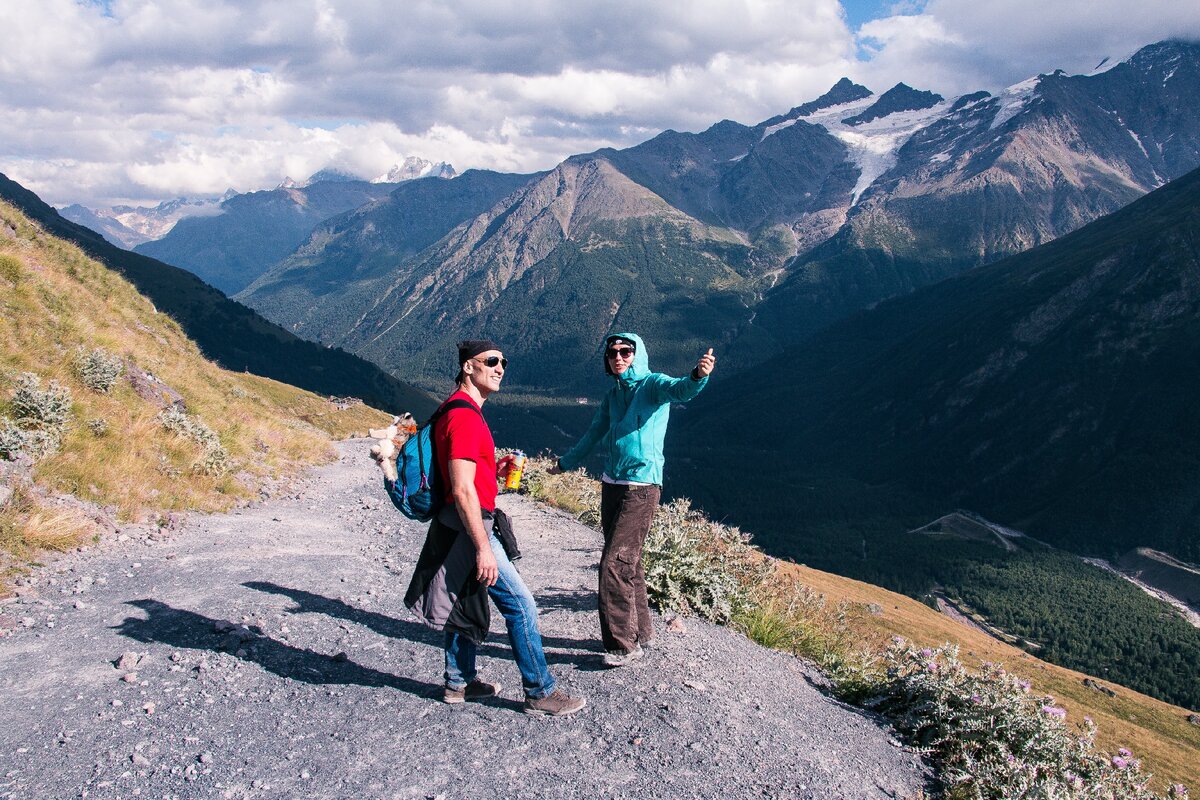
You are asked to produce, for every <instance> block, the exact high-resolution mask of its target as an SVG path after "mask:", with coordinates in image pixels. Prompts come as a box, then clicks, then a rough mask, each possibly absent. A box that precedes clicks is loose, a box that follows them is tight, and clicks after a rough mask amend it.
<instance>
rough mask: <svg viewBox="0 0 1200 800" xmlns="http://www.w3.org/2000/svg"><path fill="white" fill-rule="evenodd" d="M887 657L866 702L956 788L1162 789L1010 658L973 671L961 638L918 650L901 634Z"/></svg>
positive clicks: (1138, 799) (1004, 794)
mask: <svg viewBox="0 0 1200 800" xmlns="http://www.w3.org/2000/svg"><path fill="white" fill-rule="evenodd" d="M884 659H885V665H886V667H887V679H886V680H885V681H884V682H883V684H882V686H881V687H880V689H881V694H880V695H879V696H878V697H877V698H875V699H874V700H873V701H872V702H869V703H867V705H868V706H869V707H873V708H875V709H876V710H878V711H881V712H883V713H884V714H886V715H887V716H889V717H890V718H891V719H892V721H893V723H894V724H895V726H896V727H897V728H898V729H899V730H900V731H901V732H902V733H904V734H906V735H907V736H908V737H909V738H910V740H911V741H912V742H913V743H914V744H916V745H917V746H918V747H919V748H920V749H921V750H922V751H923V752H924V753H926V754H927V755H929V756H931V757H932V758H933V759H934V760H935V761H936V763H937V764H938V767H939V774H940V777H941V779H942V781H943V782H944V783H945V785H946V796H947V797H948V798H953V799H954V800H967V799H968V798H970V800H1008V799H1009V798H1031V799H1032V798H1047V800H1049V798H1056V799H1061V800H1084V799H1085V798H1087V799H1089V800H1090V799H1091V798H1112V799H1113V800H1117V799H1118V798H1120V799H1121V800H1126V799H1127V800H1152V799H1153V798H1157V797H1158V795H1156V794H1155V793H1154V792H1152V791H1150V789H1149V788H1148V785H1149V776H1147V775H1145V774H1143V773H1142V771H1141V764H1140V763H1139V761H1138V760H1137V759H1136V758H1134V757H1133V754H1132V753H1130V752H1129V751H1128V750H1125V749H1122V750H1121V751H1119V752H1118V754H1117V755H1113V756H1109V755H1106V754H1103V753H1100V752H1097V751H1096V749H1095V733H1096V728H1095V725H1093V724H1092V721H1091V720H1090V719H1087V718H1085V719H1084V724H1083V725H1082V726H1080V727H1079V730H1078V732H1075V733H1073V732H1071V731H1070V730H1069V729H1068V727H1067V724H1066V721H1065V720H1066V715H1067V712H1066V710H1065V709H1063V708H1062V707H1060V706H1059V705H1058V704H1057V703H1056V702H1055V700H1054V698H1053V697H1049V696H1043V697H1037V696H1034V695H1032V694H1031V693H1030V688H1029V683H1028V682H1026V681H1024V680H1021V679H1020V678H1018V677H1016V676H1015V675H1012V674H1010V673H1008V672H1006V671H1005V670H1004V669H1003V668H1001V667H999V666H997V665H995V664H985V665H984V666H983V667H982V668H981V669H980V670H979V671H971V670H968V669H967V668H966V667H964V666H963V665H962V663H961V662H960V661H959V660H958V649H957V648H955V647H950V646H947V647H943V648H939V649H930V648H924V649H919V650H918V649H916V648H914V647H913V646H911V645H909V644H908V643H906V642H904V641H903V640H902V639H899V638H897V639H896V640H895V641H894V642H893V645H892V647H890V648H889V649H888V651H887V652H886V654H885V656H884ZM1167 797H1170V798H1184V797H1187V789H1186V788H1184V787H1183V786H1172V787H1171V788H1170V789H1169V791H1168V794H1167Z"/></svg>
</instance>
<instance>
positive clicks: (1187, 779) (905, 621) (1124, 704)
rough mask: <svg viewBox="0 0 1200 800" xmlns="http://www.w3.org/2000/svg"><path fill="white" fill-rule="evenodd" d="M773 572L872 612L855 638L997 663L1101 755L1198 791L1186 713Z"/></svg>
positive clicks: (847, 589) (949, 624) (821, 584)
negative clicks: (1076, 727)
mask: <svg viewBox="0 0 1200 800" xmlns="http://www.w3.org/2000/svg"><path fill="white" fill-rule="evenodd" d="M780 569H781V571H782V572H783V574H784V575H786V576H788V577H789V578H790V579H791V580H792V581H794V582H796V583H798V584H801V585H804V586H807V587H809V588H810V589H811V590H812V591H815V592H817V593H819V594H821V595H823V596H825V597H826V598H828V600H829V601H830V602H834V603H848V604H852V605H854V606H857V607H858V608H860V609H865V608H874V609H877V612H876V613H873V614H872V613H865V614H863V613H859V614H856V615H855V616H854V618H853V621H852V625H853V627H854V628H855V630H857V631H859V632H860V633H861V635H862V636H863V637H866V638H869V639H870V640H873V641H876V642H880V641H885V640H887V639H889V638H890V637H891V636H903V637H904V638H906V639H909V640H911V641H913V642H916V643H918V644H922V645H927V646H931V647H933V646H938V645H941V644H945V643H951V644H956V645H958V646H959V648H960V649H961V654H962V658H963V661H964V663H967V664H975V665H978V664H981V663H983V662H985V661H990V662H993V663H998V664H1003V665H1004V666H1005V667H1006V668H1007V669H1009V671H1010V672H1013V673H1016V674H1018V675H1021V676H1022V677H1024V678H1026V679H1027V680H1029V681H1030V682H1031V683H1032V684H1033V686H1034V690H1035V691H1036V692H1038V693H1046V694H1050V695H1053V696H1054V697H1055V698H1056V699H1057V700H1058V701H1059V704H1060V705H1061V706H1062V707H1064V708H1066V709H1067V713H1068V717H1067V719H1068V720H1075V721H1077V722H1078V721H1082V719H1083V718H1084V717H1085V716H1090V717H1091V718H1092V719H1093V720H1095V722H1096V725H1097V726H1098V727H1099V735H1098V736H1097V743H1098V744H1099V745H1100V747H1101V748H1102V749H1105V750H1107V751H1109V752H1114V751H1116V750H1117V748H1119V747H1126V748H1128V749H1130V750H1132V751H1133V752H1134V753H1135V754H1137V756H1138V757H1139V758H1141V759H1142V761H1143V762H1144V763H1145V765H1146V767H1147V769H1148V771H1150V772H1152V773H1154V776H1155V780H1154V784H1155V785H1156V786H1158V787H1160V788H1162V787H1165V786H1166V785H1167V784H1168V783H1183V784H1186V785H1187V786H1189V787H1200V727H1197V726H1195V725H1192V724H1190V723H1189V722H1188V721H1187V717H1188V712H1187V711H1186V710H1184V709H1182V708H1179V707H1178V706H1173V705H1171V704H1169V703H1164V702H1162V701H1161V700H1156V699H1154V698H1152V697H1147V696H1146V695H1144V694H1140V693H1138V692H1135V691H1133V690H1132V689H1127V688H1124V687H1122V686H1119V685H1116V684H1111V683H1109V682H1107V681H1099V682H1100V683H1102V684H1104V685H1105V686H1109V687H1110V688H1112V689H1115V690H1116V692H1117V696H1116V697H1108V696H1107V695H1105V694H1102V693H1100V692H1099V691H1097V690H1095V689H1092V688H1089V687H1087V686H1085V685H1084V684H1083V680H1084V678H1087V677H1089V676H1087V675H1085V674H1083V673H1081V672H1075V671H1074V670H1069V669H1065V668H1063V667H1059V666H1056V665H1054V664H1049V663H1047V662H1045V661H1042V660H1041V659H1039V658H1037V657H1035V656H1032V655H1030V654H1029V653H1026V652H1025V651H1024V650H1021V649H1020V648H1017V647H1013V646H1012V645H1009V644H1006V643H1004V642H1001V641H998V640H996V639H993V638H992V637H990V636H988V635H986V634H984V633H981V632H979V631H977V630H975V629H973V628H969V627H967V626H966V625H963V624H961V623H958V622H956V621H954V620H952V619H951V618H950V617H947V616H946V615H944V614H939V613H938V612H936V611H934V610H933V609H931V608H929V607H928V606H926V605H923V604H922V603H919V602H917V601H916V600H913V599H912V598H910V597H906V596H904V595H901V594H896V593H895V592H889V591H888V590H886V589H882V588H880V587H878V586H872V585H871V584H867V583H861V582H859V581H854V580H851V579H849V578H844V577H842V576H840V575H833V574H830V573H828V572H821V571H820V570H815V569H810V568H808V567H803V566H798V565H795V564H787V563H781V564H780Z"/></svg>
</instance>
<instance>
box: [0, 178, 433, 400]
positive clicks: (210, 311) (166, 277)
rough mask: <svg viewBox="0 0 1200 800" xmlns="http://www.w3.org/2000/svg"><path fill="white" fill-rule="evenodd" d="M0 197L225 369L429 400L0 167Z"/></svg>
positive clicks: (313, 386) (338, 390) (370, 395)
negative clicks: (87, 224) (103, 228)
mask: <svg viewBox="0 0 1200 800" xmlns="http://www.w3.org/2000/svg"><path fill="white" fill-rule="evenodd" d="M0 200H4V201H7V202H9V203H12V204H13V205H14V206H16V207H17V208H18V209H19V210H20V211H21V212H22V213H23V214H25V215H26V216H28V217H29V218H30V219H31V220H33V221H35V222H37V223H38V224H40V225H42V226H43V227H44V228H45V229H46V230H47V231H48V232H50V233H52V234H54V235H55V236H59V237H62V238H64V239H66V240H68V241H70V242H73V243H75V244H77V245H78V246H80V247H82V248H83V249H84V251H85V252H87V253H88V254H89V255H90V256H92V257H93V258H96V259H98V260H99V261H101V262H102V263H104V264H105V265H106V266H107V267H109V268H110V269H113V270H116V271H117V272H119V273H120V274H121V275H122V276H124V277H125V278H126V279H127V280H129V281H130V282H131V283H133V284H134V286H136V287H137V289H138V291H139V292H141V293H142V294H143V295H145V296H146V297H147V298H148V299H149V300H150V301H151V302H153V303H154V305H155V306H156V307H157V308H158V309H159V310H160V311H163V312H164V313H166V314H168V315H170V316H171V317H172V318H173V319H175V321H176V322H177V323H178V324H179V325H180V326H181V327H182V329H183V331H184V333H186V334H187V336H188V337H189V338H190V339H192V340H193V341H194V342H196V344H197V345H199V347H200V349H201V350H202V351H203V352H204V354H205V356H207V357H208V358H211V359H213V360H214V361H216V362H217V363H219V364H220V365H221V366H223V367H225V368H226V369H230V370H235V371H243V370H244V371H248V372H253V373H255V374H257V375H262V376H264V377H268V378H273V379H275V380H279V381H283V382H285V383H289V384H292V385H293V386H299V387H301V388H304V389H308V390H309V391H314V392H320V393H322V394H330V395H349V396H353V397H358V398H360V399H362V400H364V401H366V402H367V403H369V404H370V405H373V406H375V407H376V408H382V409H386V410H388V411H392V412H398V411H400V410H411V411H412V412H413V413H414V414H418V415H421V414H428V413H430V412H431V411H432V410H433V408H434V400H433V398H431V397H429V396H428V395H427V394H425V393H424V392H422V391H419V390H417V389H415V388H413V387H412V386H410V385H408V384H406V383H403V382H401V381H398V380H396V379H395V378H393V377H392V376H390V375H388V374H386V373H384V372H382V371H381V370H380V369H379V368H378V367H376V366H375V365H373V364H371V363H369V362H367V361H364V360H363V359H361V358H359V357H357V356H353V355H350V354H349V353H345V352H342V351H340V350H335V349H328V348H324V347H321V346H319V345H315V344H312V343H311V342H307V341H304V340H303V339H300V338H298V337H296V336H294V335H293V334H290V333H288V332H287V331H285V330H283V329H282V328H280V327H279V326H277V325H274V324H272V323H270V322H267V321H266V320H265V319H263V318H262V317H260V316H259V315H258V314H255V313H254V312H253V311H251V310H250V309H248V308H246V307H245V306H243V305H241V304H240V303H235V302H233V301H232V300H230V299H228V298H227V297H225V296H224V295H223V294H221V293H220V292H218V291H217V290H215V289H213V288H212V287H210V286H208V285H207V284H205V283H203V282H202V281H200V279H199V278H197V277H195V276H194V275H192V274H191V273H190V272H187V271H185V270H181V269H178V268H176V267H172V266H170V265H168V264H164V263H162V262H160V261H155V260H154V259H152V258H147V257H146V256H142V255H138V254H136V253H130V252H128V251H126V250H121V249H120V248H118V247H115V246H113V245H111V244H109V243H108V242H107V241H105V240H104V239H103V238H102V237H101V236H100V235H99V234H97V233H95V232H94V231H91V230H88V229H87V228H84V227H82V226H79V225H76V224H75V223H72V222H68V221H67V220H65V219H63V218H62V217H61V216H59V214H58V213H57V212H56V211H55V210H54V209H53V208H51V207H50V206H48V205H46V204H45V203H43V202H42V201H41V200H40V199H39V198H38V197H37V196H36V195H35V194H33V193H32V192H30V191H28V190H27V189H25V188H23V187H22V186H20V185H19V184H17V183H14V182H13V181H11V180H9V179H8V178H7V177H5V176H4V175H0Z"/></svg>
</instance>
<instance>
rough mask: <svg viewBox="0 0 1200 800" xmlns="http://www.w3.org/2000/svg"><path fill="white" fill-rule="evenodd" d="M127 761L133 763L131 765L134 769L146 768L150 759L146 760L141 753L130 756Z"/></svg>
mask: <svg viewBox="0 0 1200 800" xmlns="http://www.w3.org/2000/svg"><path fill="white" fill-rule="evenodd" d="M129 760H130V761H132V762H133V765H134V766H135V767H148V766H150V759H148V758H146V757H145V756H144V755H142V754H141V753H134V754H133V755H131V756H130V757H129Z"/></svg>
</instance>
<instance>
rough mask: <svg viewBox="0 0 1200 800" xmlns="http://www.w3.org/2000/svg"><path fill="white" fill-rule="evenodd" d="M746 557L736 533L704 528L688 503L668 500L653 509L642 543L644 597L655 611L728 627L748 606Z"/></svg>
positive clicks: (743, 543)
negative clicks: (744, 576)
mask: <svg viewBox="0 0 1200 800" xmlns="http://www.w3.org/2000/svg"><path fill="white" fill-rule="evenodd" d="M747 551H748V547H747V543H746V540H745V539H744V538H743V537H742V534H741V533H740V532H739V531H738V530H737V529H736V528H730V527H728V526H725V525H716V524H714V523H712V522H709V521H708V519H706V518H705V517H704V515H703V514H701V513H700V512H698V511H693V510H692V507H691V503H690V502H689V501H688V500H682V499H681V500H673V501H671V502H670V503H668V504H667V505H664V506H659V508H658V510H657V511H656V512H655V513H654V521H653V522H651V524H650V533H649V535H648V536H647V537H646V545H645V547H644V548H643V551H642V552H643V556H642V559H643V562H642V563H643V567H644V568H645V572H646V591H647V593H648V594H649V595H650V596H651V597H652V598H654V601H655V604H656V605H657V606H658V607H659V608H661V609H664V610H670V611H676V612H679V613H688V612H692V613H695V614H697V615H699V616H701V617H704V618H705V619H707V620H709V621H710V622H719V623H722V624H723V623H726V622H729V621H730V620H731V619H732V618H733V616H734V614H736V613H738V612H739V611H742V610H744V609H746V608H748V607H750V606H751V605H752V603H753V601H752V599H751V596H750V595H749V594H747V593H746V592H745V591H743V580H742V573H744V572H745V571H746V570H747V569H749V565H748V564H746V563H743V562H745V559H746V557H747V555H748V552H747Z"/></svg>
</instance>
